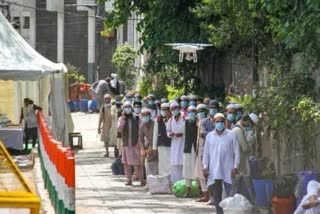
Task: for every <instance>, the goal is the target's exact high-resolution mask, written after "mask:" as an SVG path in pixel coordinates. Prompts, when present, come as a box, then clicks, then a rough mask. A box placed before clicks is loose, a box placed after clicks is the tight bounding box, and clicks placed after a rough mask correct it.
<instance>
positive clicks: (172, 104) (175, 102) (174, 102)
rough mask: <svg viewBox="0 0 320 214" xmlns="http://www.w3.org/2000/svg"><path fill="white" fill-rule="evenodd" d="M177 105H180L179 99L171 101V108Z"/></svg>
mask: <svg viewBox="0 0 320 214" xmlns="http://www.w3.org/2000/svg"><path fill="white" fill-rule="evenodd" d="M176 106H179V104H178V102H177V101H175V100H174V101H172V102H170V108H172V107H176Z"/></svg>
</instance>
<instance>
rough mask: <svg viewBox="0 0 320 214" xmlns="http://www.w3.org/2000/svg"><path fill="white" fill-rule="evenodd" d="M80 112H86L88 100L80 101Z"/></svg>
mask: <svg viewBox="0 0 320 214" xmlns="http://www.w3.org/2000/svg"><path fill="white" fill-rule="evenodd" d="M80 111H81V112H88V100H80Z"/></svg>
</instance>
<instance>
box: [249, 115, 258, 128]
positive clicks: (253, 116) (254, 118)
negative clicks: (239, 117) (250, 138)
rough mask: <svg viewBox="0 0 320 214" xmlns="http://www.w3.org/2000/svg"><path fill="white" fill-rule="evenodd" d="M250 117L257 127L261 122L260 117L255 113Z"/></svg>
mask: <svg viewBox="0 0 320 214" xmlns="http://www.w3.org/2000/svg"><path fill="white" fill-rule="evenodd" d="M249 117H250V119H251V121H252V122H253V123H254V124H255V125H257V124H258V122H259V117H258V116H257V115H256V114H255V113H250V114H249Z"/></svg>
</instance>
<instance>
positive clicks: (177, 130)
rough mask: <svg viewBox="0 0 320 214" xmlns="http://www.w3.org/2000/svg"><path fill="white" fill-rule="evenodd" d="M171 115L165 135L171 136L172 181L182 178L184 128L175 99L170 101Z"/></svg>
mask: <svg viewBox="0 0 320 214" xmlns="http://www.w3.org/2000/svg"><path fill="white" fill-rule="evenodd" d="M170 111H171V114H172V117H171V118H170V119H169V121H168V124H167V135H168V137H169V138H171V151H170V166H171V168H170V171H171V172H170V174H171V180H172V183H175V182H176V181H179V180H181V179H182V178H183V176H182V169H183V150H184V140H185V138H184V135H183V133H184V130H185V121H184V119H183V117H182V115H181V113H180V111H179V104H178V103H177V102H176V101H172V102H171V103H170Z"/></svg>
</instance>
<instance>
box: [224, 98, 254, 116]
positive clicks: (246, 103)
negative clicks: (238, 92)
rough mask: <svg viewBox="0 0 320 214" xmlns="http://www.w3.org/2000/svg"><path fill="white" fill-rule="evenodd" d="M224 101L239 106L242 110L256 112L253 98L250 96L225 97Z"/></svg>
mask: <svg viewBox="0 0 320 214" xmlns="http://www.w3.org/2000/svg"><path fill="white" fill-rule="evenodd" d="M226 99H227V100H228V101H229V102H233V103H238V104H241V105H242V107H243V109H245V110H246V111H248V112H254V111H255V110H256V109H255V108H254V105H253V97H252V96H250V95H247V94H246V95H244V96H227V97H226Z"/></svg>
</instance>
